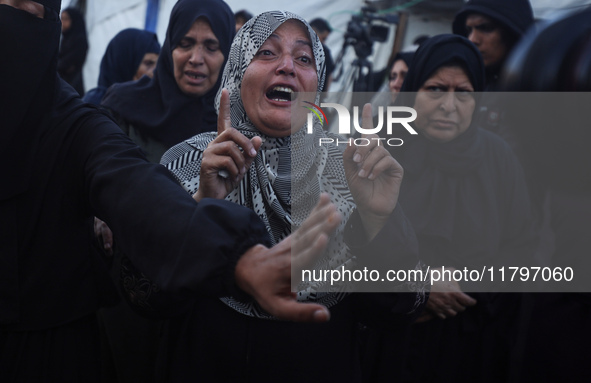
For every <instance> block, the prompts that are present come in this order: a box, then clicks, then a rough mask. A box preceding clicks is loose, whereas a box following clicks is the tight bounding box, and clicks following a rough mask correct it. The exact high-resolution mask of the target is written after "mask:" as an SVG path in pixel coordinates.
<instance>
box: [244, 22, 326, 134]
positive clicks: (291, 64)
mask: <svg viewBox="0 0 591 383" xmlns="http://www.w3.org/2000/svg"><path fill="white" fill-rule="evenodd" d="M317 88H318V77H317V75H316V63H315V61H314V54H313V51H312V42H311V41H310V35H309V34H308V30H307V29H306V27H305V26H304V25H303V24H302V23H301V22H299V21H297V20H288V21H286V22H285V23H283V24H282V25H281V26H280V27H279V28H277V29H276V30H275V32H273V34H272V35H271V36H269V38H268V39H267V41H265V43H264V44H263V45H262V46H261V48H260V49H259V50H258V52H257V53H256V55H255V57H254V58H253V59H252V61H251V63H250V65H249V66H248V68H247V69H246V72H245V73H244V78H243V81H242V88H241V91H240V92H241V93H240V96H241V97H242V102H243V104H244V109H245V110H246V114H247V115H248V117H249V119H250V120H251V121H252V123H253V124H254V126H255V127H256V128H257V129H258V130H259V131H260V132H261V133H263V134H266V135H268V136H272V137H285V136H288V135H289V134H290V133H291V108H292V101H291V96H292V93H293V92H316V91H317ZM311 101H313V100H311ZM302 115H303V116H304V120H303V121H302V124H301V125H302V126H303V123H304V122H305V113H304V114H302Z"/></svg>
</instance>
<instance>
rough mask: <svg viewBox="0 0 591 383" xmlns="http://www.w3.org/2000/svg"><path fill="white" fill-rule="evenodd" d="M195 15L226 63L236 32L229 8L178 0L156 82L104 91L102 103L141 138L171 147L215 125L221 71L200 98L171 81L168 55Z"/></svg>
mask: <svg viewBox="0 0 591 383" xmlns="http://www.w3.org/2000/svg"><path fill="white" fill-rule="evenodd" d="M199 17H205V18H206V19H207V20H208V21H209V24H210V26H211V29H212V31H213V33H214V34H215V36H216V37H217V38H218V40H219V43H220V49H221V51H222V53H223V54H224V65H225V63H226V61H227V60H228V52H229V51H230V44H231V43H232V39H233V38H234V34H235V31H236V26H235V21H234V13H233V12H232V10H231V9H230V7H229V6H228V5H227V4H226V3H225V2H223V1H221V0H180V1H179V2H177V3H176V5H175V6H174V8H173V9H172V12H171V15H170V21H169V24H168V30H167V31H166V39H165V40H164V44H163V45H162V51H161V54H160V57H159V58H158V64H157V66H156V70H155V71H154V78H152V79H150V78H148V77H144V78H142V79H140V80H138V81H135V82H130V83H125V84H116V85H114V86H112V87H111V88H110V89H109V90H108V91H107V94H106V95H105V98H104V99H103V103H102V104H103V105H104V106H106V107H108V108H109V109H111V110H113V111H114V112H115V113H117V114H118V115H119V116H120V117H121V118H122V119H124V120H126V121H128V122H129V123H131V124H132V125H133V126H134V128H136V129H138V130H140V131H141V132H142V134H145V135H147V136H150V137H152V138H154V139H156V140H157V141H159V142H162V143H163V144H165V145H168V146H169V147H170V146H172V145H174V144H176V143H179V142H181V141H183V140H185V139H187V138H189V137H192V136H194V135H196V134H198V133H202V132H206V131H211V130H215V127H216V124H217V114H216V111H215V108H214V106H213V103H214V98H215V95H216V93H217V91H218V88H219V84H220V81H221V77H222V76H221V73H222V70H220V75H219V77H218V80H217V83H216V85H215V86H214V87H213V88H212V89H211V90H210V91H209V92H208V93H207V94H205V95H204V96H203V97H199V98H196V97H191V96H188V95H186V94H184V93H183V92H182V91H181V90H180V88H179V87H178V85H177V83H176V80H175V78H174V66H173V61H172V51H173V50H174V49H175V48H176V46H177V44H178V43H179V42H180V40H181V39H182V38H183V37H184V36H185V34H186V33H187V32H188V31H189V29H190V28H191V26H192V25H193V23H194V22H195V20H197V18H199ZM222 69H223V67H222Z"/></svg>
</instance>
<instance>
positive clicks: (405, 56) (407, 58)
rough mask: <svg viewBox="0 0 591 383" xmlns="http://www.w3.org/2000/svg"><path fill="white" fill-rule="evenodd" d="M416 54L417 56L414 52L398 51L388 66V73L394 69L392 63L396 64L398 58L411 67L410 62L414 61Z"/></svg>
mask: <svg viewBox="0 0 591 383" xmlns="http://www.w3.org/2000/svg"><path fill="white" fill-rule="evenodd" d="M414 56H415V53H414V52H398V53H396V55H395V56H394V59H393V60H392V63H391V64H390V66H389V67H388V75H389V74H390V71H391V70H392V65H394V63H395V62H396V61H398V60H402V61H404V63H405V64H406V66H407V67H409V68H410V64H411V63H412V59H413V57H414Z"/></svg>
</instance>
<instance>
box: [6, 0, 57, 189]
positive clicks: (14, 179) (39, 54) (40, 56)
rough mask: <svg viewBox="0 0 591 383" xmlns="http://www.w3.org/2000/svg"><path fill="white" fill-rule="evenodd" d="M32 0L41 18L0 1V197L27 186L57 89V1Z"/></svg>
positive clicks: (47, 127)
mask: <svg viewBox="0 0 591 383" xmlns="http://www.w3.org/2000/svg"><path fill="white" fill-rule="evenodd" d="M36 2H37V3H39V4H43V5H44V6H45V14H46V15H45V20H43V19H40V18H37V17H36V16H34V15H32V14H30V13H28V12H25V11H22V10H19V9H16V8H13V7H11V6H8V5H0V50H1V51H2V52H10V53H9V54H8V53H7V54H4V55H3V58H2V60H0V73H3V74H4V76H3V77H2V78H3V82H2V85H1V88H2V91H1V92H0V116H1V117H0V118H1V122H0V132H1V133H2V139H1V140H0V175H1V177H2V179H3V180H4V181H3V182H2V187H0V200H3V199H6V198H9V197H12V196H14V195H17V194H19V193H22V192H24V191H25V190H26V189H27V188H28V187H29V180H30V175H31V168H32V166H33V158H34V154H35V153H36V150H37V147H38V145H39V142H40V140H41V138H42V136H43V133H44V132H45V131H46V130H47V129H49V126H50V121H49V120H50V112H51V110H52V107H53V104H54V100H55V92H56V90H57V89H58V78H57V75H56V67H57V56H58V47H59V41H60V33H61V26H60V22H59V19H58V17H57V15H58V14H59V10H60V1H59V0H38V1H36ZM39 36H45V38H44V39H40V38H39ZM47 41H51V43H50V44H48V43H47ZM8 74H9V75H8Z"/></svg>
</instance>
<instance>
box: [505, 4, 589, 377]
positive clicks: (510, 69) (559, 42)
mask: <svg viewBox="0 0 591 383" xmlns="http://www.w3.org/2000/svg"><path fill="white" fill-rule="evenodd" d="M500 84H501V88H502V90H506V91H511V92H536V93H529V94H528V95H527V97H528V102H527V103H524V102H521V103H519V105H520V107H519V109H518V110H509V111H508V112H509V113H510V118H509V119H508V120H509V121H515V124H514V127H515V129H514V131H515V133H516V135H517V139H518V142H519V144H520V146H521V147H522V149H523V150H522V153H523V155H524V156H525V158H526V160H527V166H526V171H527V172H528V173H529V174H530V177H528V178H529V179H530V188H532V189H534V190H537V191H538V192H539V193H541V194H543V196H544V198H543V199H541V200H540V201H539V202H538V203H541V204H543V205H542V206H538V209H540V210H542V211H543V215H544V218H545V222H547V223H548V224H549V233H550V234H551V236H553V238H554V243H553V251H551V252H550V253H551V259H548V260H546V261H547V262H548V263H549V264H550V265H551V266H553V267H554V266H561V267H567V266H569V267H572V268H573V269H574V275H575V279H574V281H573V282H572V283H570V284H569V285H567V286H566V290H561V291H579V292H580V293H564V292H561V293H558V292H557V293H544V294H536V296H535V298H534V301H535V306H534V311H533V316H532V320H531V324H530V327H529V329H528V330H529V331H528V333H527V344H526V345H525V351H524V353H523V354H524V364H523V369H522V371H521V376H520V377H519V379H518V381H532V382H533V381H535V382H558V381H560V382H583V381H589V380H590V379H591V372H590V371H589V368H588V363H589V360H591V351H590V349H589V344H590V343H591V328H590V327H589V323H591V294H590V293H589V291H590V290H589V289H588V288H587V287H585V286H584V285H583V284H582V283H581V281H583V280H588V276H589V254H590V253H591V237H590V235H589V234H590V233H591V224H590V222H591V176H590V175H591V151H589V148H588V145H589V142H591V129H590V128H589V105H591V97H590V94H591V93H589V92H591V8H587V9H586V10H583V11H581V12H576V13H569V14H567V15H563V16H561V17H558V18H556V19H554V20H551V21H549V22H547V23H546V24H544V25H541V26H540V30H539V32H538V33H534V32H533V31H532V32H531V33H530V34H528V35H526V37H524V39H523V41H522V42H521V43H520V44H519V45H518V46H517V47H516V49H515V51H514V53H513V55H512V56H511V57H510V58H509V59H508V61H507V67H506V70H505V71H504V73H503V75H502V76H501V81H500ZM540 92H580V93H564V94H562V95H557V94H556V93H554V95H556V96H553V97H554V98H552V100H555V102H554V103H553V105H550V106H549V105H547V102H546V101H545V100H547V99H548V97H550V96H548V95H549V93H540ZM540 100H542V102H540ZM524 106H525V107H524ZM515 109H517V108H515ZM550 245H551V244H550Z"/></svg>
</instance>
